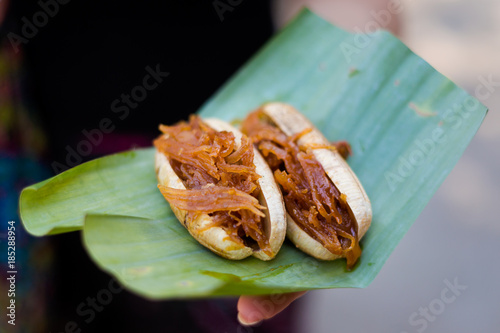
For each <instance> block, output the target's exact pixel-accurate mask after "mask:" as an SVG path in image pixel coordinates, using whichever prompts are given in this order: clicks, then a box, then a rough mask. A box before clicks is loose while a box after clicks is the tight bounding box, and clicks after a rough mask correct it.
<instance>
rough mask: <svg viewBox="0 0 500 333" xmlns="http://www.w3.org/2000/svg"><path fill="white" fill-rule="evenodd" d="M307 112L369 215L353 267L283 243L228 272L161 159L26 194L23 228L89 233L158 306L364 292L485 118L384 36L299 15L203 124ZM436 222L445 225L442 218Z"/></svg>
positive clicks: (102, 167) (133, 160) (93, 248)
mask: <svg viewBox="0 0 500 333" xmlns="http://www.w3.org/2000/svg"><path fill="white" fill-rule="evenodd" d="M268 101H282V102H287V103H290V104H292V105H294V106H295V107H296V108H298V109H299V110H301V111H302V112H303V113H304V114H305V115H306V116H307V117H309V118H310V119H311V120H312V121H313V123H314V124H315V125H316V126H317V127H318V128H319V129H320V130H321V131H323V133H324V134H325V135H326V136H327V138H328V139H329V140H332V141H333V140H347V141H349V142H350V144H351V146H352V150H353V155H352V156H351V157H350V158H349V160H348V161H349V164H350V165H351V167H352V169H353V170H354V171H355V173H356V174H357V175H358V177H359V179H360V180H361V182H362V184H363V185H364V187H365V189H366V191H367V193H368V195H369V197H370V198H371V201H372V206H373V222H372V226H371V228H370V230H369V231H368V233H367V234H366V236H365V237H364V238H363V240H362V242H361V245H362V248H363V254H362V256H361V259H360V261H359V263H358V265H357V266H356V267H355V269H353V270H351V271H347V270H346V268H345V261H343V260H336V261H333V262H322V261H318V260H315V259H313V258H311V257H309V256H307V255H305V254H304V253H302V252H300V251H299V250H297V249H296V248H295V247H294V246H293V245H291V244H290V243H288V241H285V243H284V245H283V247H282V249H281V251H280V252H279V254H278V256H277V257H276V258H275V259H273V260H272V261H268V262H263V261H260V260H257V259H255V258H253V257H252V258H248V259H245V260H241V261H230V260H226V259H223V258H220V257H218V256H216V255H215V254H213V253H212V252H210V251H208V250H207V249H205V248H204V247H202V246H201V245H199V244H198V243H197V242H196V241H195V240H194V239H192V238H191V236H190V235H189V234H188V232H187V231H186V230H185V229H184V227H183V226H182V225H181V224H180V223H179V222H178V221H177V220H176V219H175V217H174V216H173V214H172V212H171V211H170V208H169V206H168V204H167V203H166V201H165V200H164V199H163V197H162V195H161V194H160V192H159V191H158V189H157V188H156V184H157V181H156V179H155V174H154V167H153V155H154V150H153V148H149V149H142V150H134V151H129V152H125V153H120V154H116V155H112V156H107V157H103V158H100V159H97V160H93V161H90V162H88V163H85V164H83V165H80V166H77V167H75V168H73V169H70V170H68V171H66V172H64V173H62V174H59V175H57V176H55V177H53V178H51V179H48V180H46V181H44V182H41V183H39V184H35V185H33V186H30V187H28V188H26V189H25V190H24V191H23V192H22V194H21V197H20V212H21V217H22V222H23V224H24V227H25V228H26V229H27V230H28V231H29V232H30V233H32V234H33V235H37V236H43V235H51V234H57V233H61V232H68V231H74V230H81V233H82V237H83V241H84V244H85V247H86V249H87V251H88V253H89V255H90V256H91V258H92V259H93V260H94V261H95V263H96V264H97V265H98V266H99V267H101V268H102V269H103V270H105V271H107V272H109V273H110V274H112V275H113V276H114V277H116V278H117V279H118V280H119V281H120V282H121V283H122V284H123V285H124V286H126V287H127V288H129V289H130V290H132V291H134V292H136V293H137V294H140V295H143V296H144V297H147V298H151V299H165V298H187V297H206V296H218V295H239V294H263V293H280V292H289V291H298V290H308V289H320V288H340V287H366V286H367V285H368V284H369V283H370V282H371V281H373V279H374V278H375V276H376V275H377V273H378V272H379V271H380V269H381V268H382V266H383V264H384V262H385V261H386V260H387V258H388V257H389V255H390V254H391V252H392V251H393V250H394V248H395V247H396V245H397V244H398V242H399V241H400V240H401V238H402V237H403V235H404V234H405V233H406V232H407V230H408V229H409V228H410V226H411V225H412V223H413V222H414V221H415V219H416V218H417V216H418V215H419V214H420V212H421V211H422V210H423V208H424V206H425V205H426V204H427V202H428V201H429V200H430V198H431V197H432V195H433V194H434V192H435V191H436V190H437V188H438V187H439V186H440V184H441V183H442V182H443V180H444V179H445V177H446V176H447V175H448V173H449V172H450V171H451V169H452V168H453V166H454V165H455V164H456V162H457V161H458V159H459V158H460V156H461V154H462V153H463V152H464V150H465V148H466V146H467V145H468V143H469V142H470V140H471V139H472V137H473V136H474V134H475V132H476V131H477V129H478V128H479V126H480V124H481V122H482V120H483V118H484V116H485V114H486V111H487V110H486V108H485V107H484V106H483V105H481V103H479V102H478V101H477V100H476V99H474V98H472V97H471V96H469V95H468V94H467V93H466V92H465V91H463V90H462V89H460V88H459V87H457V86H456V85H455V84H453V83H452V82H451V81H449V80H448V79H447V78H446V77H444V76H443V75H441V74H440V73H438V72H437V71H436V70H434V69H433V68H432V67H431V66H430V65H429V64H427V63H426V62H425V61H424V60H422V59H421V58H419V57H418V56H416V55H415V54H413V53H412V52H411V51H410V50H409V49H408V48H407V47H406V46H405V45H403V44H402V43H401V42H400V41H399V40H398V39H397V38H395V37H394V36H392V35H391V34H390V33H388V32H384V31H378V32H376V33H373V34H369V35H354V34H351V33H348V32H346V31H343V30H341V29H339V28H337V27H334V26H332V25H331V24H329V23H328V22H326V21H324V20H323V19H321V18H319V17H318V16H316V15H315V14H313V13H311V12H310V11H308V10H303V11H302V12H301V13H300V15H298V16H297V17H296V19H295V20H294V21H293V22H292V23H290V24H289V25H288V26H287V27H286V28H285V29H283V30H282V31H281V32H280V33H278V34H277V35H276V36H275V37H274V38H272V39H271V41H269V42H268V43H267V44H266V45H265V46H264V47H263V48H262V49H261V50H260V51H259V52H258V53H257V54H256V55H255V56H254V57H253V58H252V59H251V60H250V61H249V62H248V63H247V64H246V65H245V66H243V67H242V68H241V69H240V70H239V71H238V72H237V73H236V74H235V75H234V77H233V78H231V79H230V80H229V82H227V83H226V84H225V85H224V86H223V87H222V88H221V89H220V91H219V92H217V93H216V94H215V95H214V96H213V97H212V98H211V99H210V100H208V101H207V102H206V104H205V105H204V106H203V107H202V108H201V110H200V111H199V113H200V114H201V115H202V116H204V117H208V116H213V117H219V118H222V119H226V120H228V121H232V120H237V119H241V118H243V117H244V116H245V115H246V114H247V113H248V112H249V111H251V110H252V109H254V108H256V107H258V106H259V105H261V104H262V103H264V102H268ZM435 223H439V221H436V222H435Z"/></svg>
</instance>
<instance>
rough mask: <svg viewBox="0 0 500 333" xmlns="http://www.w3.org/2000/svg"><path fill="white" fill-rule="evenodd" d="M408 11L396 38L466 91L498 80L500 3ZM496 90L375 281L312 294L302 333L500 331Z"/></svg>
mask: <svg viewBox="0 0 500 333" xmlns="http://www.w3.org/2000/svg"><path fill="white" fill-rule="evenodd" d="M407 10H408V12H405V13H404V14H405V17H407V21H405V22H406V23H407V26H406V29H405V30H404V31H405V32H406V33H404V34H403V37H402V39H403V41H404V42H406V43H407V44H408V45H409V46H410V47H411V48H412V49H413V50H414V51H415V52H416V53H418V54H419V55H421V56H422V57H423V58H424V59H426V60H427V61H429V62H430V63H431V64H432V65H433V66H435V67H436V68H437V69H438V70H439V71H441V72H442V73H444V74H445V75H447V76H448V77H450V78H451V79H453V80H454V81H455V82H456V83H457V84H459V85H460V86H462V87H464V88H465V89H467V90H468V91H469V92H470V93H471V94H472V95H474V92H475V87H476V86H477V85H478V84H479V81H478V77H479V76H483V77H488V76H491V77H492V79H493V81H494V82H498V83H500V1H498V0H495V1H491V0H476V1H474V0H455V1H450V0H448V1H445V0H434V1H431V0H419V2H418V3H417V2H412V4H411V6H408V9H407ZM440 41H441V42H440ZM470 48H475V49H474V50H472V51H471V50H470ZM492 53H493V54H492ZM494 89H495V91H494V92H493V94H492V95H491V97H489V98H487V99H483V100H482V102H483V104H485V105H486V106H488V108H489V110H490V111H489V113H488V115H487V116H486V118H485V121H484V123H483V125H482V127H481V128H480V130H479V132H478V133H477V135H476V136H475V138H474V139H473V141H472V142H471V144H470V146H469V147H468V149H467V150H466V152H465V154H464V155H463V156H462V158H461V159H460V161H459V162H458V164H457V165H456V167H455V168H454V169H453V171H452V172H451V174H450V175H449V176H448V178H447V179H446V180H445V182H444V183H443V184H442V186H441V187H440V189H439V190H438V191H437V193H436V194H435V196H434V197H433V198H432V200H431V201H430V202H429V204H428V206H427V207H426V208H425V210H424V211H423V213H422V214H421V216H420V217H419V218H418V219H417V221H416V222H415V224H414V225H413V226H412V227H411V229H410V230H409V231H408V233H407V234H406V235H405V237H404V238H403V239H402V240H401V242H400V244H399V245H398V246H397V248H396V250H395V251H394V252H393V254H392V255H391V257H390V258H389V260H388V261H387V263H386V264H385V266H384V267H383V268H382V271H381V272H380V274H379V275H378V276H377V278H376V279H375V281H374V282H373V283H372V284H371V285H370V286H369V287H368V288H366V289H360V290H356V289H338V290H321V291H314V292H310V293H309V294H308V295H307V296H306V297H305V298H304V299H303V304H302V305H303V307H302V309H303V314H302V316H301V317H302V318H301V319H302V320H301V322H300V332H315V333H316V332H318V333H322V332H343V333H349V332H356V333H358V332H396V333H402V332H407V333H411V332H429V333H430V332H454V333H461V332H464V333H465V332H467V333H469V332H474V333H477V332H488V333H493V332H500V286H499V283H500V256H499V254H500V186H499V185H500V113H499V111H500V84H499V85H498V86H497V87H495V88H494ZM450 285H452V287H450ZM453 285H455V287H453Z"/></svg>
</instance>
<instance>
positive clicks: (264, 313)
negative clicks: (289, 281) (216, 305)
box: [238, 291, 306, 326]
mask: <svg viewBox="0 0 500 333" xmlns="http://www.w3.org/2000/svg"><path fill="white" fill-rule="evenodd" d="M305 293H306V292H305V291H300V292H295V293H287V294H272V295H264V296H241V297H240V299H239V300H238V321H239V322H240V323H241V324H242V325H245V326H250V325H255V324H257V323H259V322H261V321H262V320H264V319H269V318H272V317H274V316H275V315H277V314H278V313H280V312H281V311H283V310H284V309H285V308H286V307H287V306H288V305H290V303H292V302H293V301H294V300H296V299H297V298H299V297H300V296H302V295H304V294H305Z"/></svg>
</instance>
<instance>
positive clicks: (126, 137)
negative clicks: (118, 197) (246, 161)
mask: <svg viewBox="0 0 500 333" xmlns="http://www.w3.org/2000/svg"><path fill="white" fill-rule="evenodd" d="M40 13H45V16H44V14H40ZM44 17H47V20H46V22H45V21H44ZM44 22H45V23H44ZM30 24H31V27H30ZM30 29H31V30H30ZM2 33H3V37H4V39H5V38H6V39H8V40H10V41H11V43H12V41H14V44H16V43H17V45H15V46H17V47H20V48H21V52H22V54H23V55H24V66H25V67H24V68H25V81H24V93H23V94H24V98H25V100H26V101H28V104H29V105H28V106H29V107H31V108H32V109H34V110H36V111H37V113H38V116H39V119H40V120H41V125H42V128H44V130H45V133H46V135H47V138H48V141H47V142H48V145H47V146H48V151H47V153H46V154H45V159H46V161H47V164H48V165H49V167H50V168H51V169H52V171H54V172H60V171H61V168H60V166H63V167H64V168H66V167H72V166H74V165H76V164H79V163H81V162H83V161H86V160H89V159H91V158H94V157H98V156H102V155H105V154H109V153H113V152H116V151H120V150H125V149H130V148H132V147H136V146H150V145H151V140H152V139H153V138H154V137H156V136H157V135H158V133H159V132H158V129H157V128H158V124H159V123H165V124H172V123H174V122H175V121H177V120H179V119H186V118H187V116H188V115H189V114H191V113H193V112H196V111H197V109H198V108H199V107H200V106H201V105H202V103H203V102H204V101H206V100H207V98H209V97H210V96H211V95H212V94H213V93H214V92H215V91H216V90H217V89H218V88H220V86H221V85H222V84H223V83H224V82H225V81H226V80H227V79H228V78H229V77H230V76H231V75H232V74H233V73H234V72H235V71H236V70H237V69H238V68H239V67H240V66H241V65H242V64H244V63H245V61H247V60H248V59H249V58H250V57H251V56H252V55H253V54H254V53H255V52H256V51H257V50H258V49H259V48H260V47H261V46H262V45H263V44H264V43H265V42H266V41H267V39H269V37H270V36H271V34H272V22H271V14H270V4H269V2H268V1H262V0H246V1H245V0H240V1H237V0H231V1H229V0H219V1H199V0H197V1H194V0H179V1H173V0H167V1H124V0H122V1H92V0H87V1H76V0H73V1H68V0H42V1H28V0H24V1H22V0H17V1H11V4H10V8H9V12H8V17H7V18H6V22H5V24H4V26H3V29H2ZM14 34H15V35H14ZM84 141H85V142H89V143H90V145H82V142H84ZM71 154H73V155H72V156H70V157H68V156H69V155H71ZM75 156H76V157H75ZM50 240H51V241H52V243H53V246H54V250H55V251H54V252H55V254H56V256H55V259H54V262H55V264H54V267H55V268H54V269H53V271H52V272H51V274H52V275H53V276H52V278H51V279H50V280H51V281H52V285H51V286H50V288H51V289H50V290H51V300H50V303H49V305H47V306H49V307H50V309H49V318H48V324H47V327H49V329H50V331H52V332H60V331H64V330H65V329H68V328H67V325H68V322H71V321H74V322H75V323H76V324H75V325H77V327H78V328H80V329H81V330H82V332H246V331H247V330H246V329H244V328H242V327H239V325H238V324H237V323H236V302H235V299H234V298H233V299H229V300H220V299H219V300H203V301H165V302H151V301H148V300H145V299H143V298H141V297H138V296H136V295H133V294H131V293H129V292H126V291H123V292H121V293H118V294H116V295H114V296H113V299H112V302H111V303H110V304H109V305H107V306H106V307H105V308H104V309H103V310H100V311H99V310H96V311H95V316H94V317H92V319H91V316H90V313H89V312H87V314H85V315H81V312H82V311H81V310H86V309H88V307H84V308H80V312H78V307H79V306H80V305H81V304H82V303H85V304H87V302H88V298H95V297H96V295H97V294H98V292H99V291H100V290H102V289H103V288H107V286H108V284H109V281H110V276H108V275H107V274H105V273H103V272H102V271H100V270H99V269H98V268H97V267H96V266H95V265H94V264H93V263H92V262H91V261H90V260H89V258H88V255H87V254H86V253H85V251H84V249H83V246H82V244H81V241H80V235H79V233H76V232H74V233H70V234H63V235H58V236H52V237H50ZM288 311H290V310H288ZM24 320H28V319H27V318H24ZM69 325H70V326H72V325H73V324H71V323H70V324H69ZM290 325H291V323H290V321H289V315H287V312H285V313H284V314H283V315H279V316H278V317H277V318H276V319H273V320H272V321H269V322H266V323H264V324H263V325H261V326H260V327H258V328H253V329H252V332H267V331H270V330H272V331H273V332H290V331H291V327H290ZM69 330H73V331H75V332H77V331H78V329H77V328H69Z"/></svg>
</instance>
